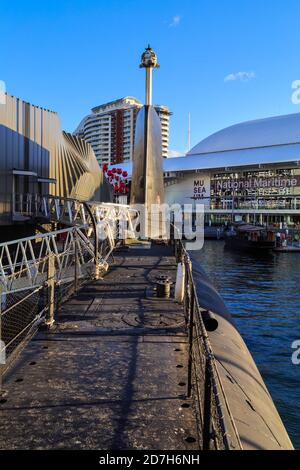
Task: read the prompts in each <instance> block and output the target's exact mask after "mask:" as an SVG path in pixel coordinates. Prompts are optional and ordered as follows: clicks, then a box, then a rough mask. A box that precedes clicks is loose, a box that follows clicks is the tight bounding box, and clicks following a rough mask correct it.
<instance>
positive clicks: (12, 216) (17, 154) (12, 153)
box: [0, 94, 104, 240]
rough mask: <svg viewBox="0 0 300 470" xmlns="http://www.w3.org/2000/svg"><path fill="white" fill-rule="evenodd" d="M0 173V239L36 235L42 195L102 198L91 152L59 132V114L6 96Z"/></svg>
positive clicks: (0, 107)
mask: <svg viewBox="0 0 300 470" xmlns="http://www.w3.org/2000/svg"><path fill="white" fill-rule="evenodd" d="M0 170H1V171H0V226H1V233H0V239H1V240H6V239H8V237H9V236H11V235H12V236H13V237H14V238H16V237H17V236H18V234H19V236H20V235H22V233H21V230H22V229H24V233H28V230H29V228H30V227H31V230H34V225H33V223H32V222H33V221H34V217H35V210H36V207H37V204H39V202H40V201H41V198H42V197H44V196H45V197H46V196H47V195H49V194H51V195H52V196H60V197H68V198H77V199H80V200H84V201H85V200H89V199H97V200H101V199H103V197H104V195H103V191H102V189H103V186H102V182H103V175H102V172H101V169H100V168H99V165H98V164H97V161H96V158H95V155H94V152H93V149H92V147H91V146H90V145H89V144H88V143H87V142H85V141H83V140H81V139H80V138H79V137H77V136H73V135H71V134H68V133H66V132H63V131H62V129H61V125H60V119H59V116H58V114H57V113H55V112H53V111H49V110H48V109H44V108H41V107H39V106H34V105H32V104H30V103H27V102H25V101H22V100H21V99H19V98H16V97H14V96H10V95H8V94H6V95H5V100H3V102H2V103H0ZM12 225H13V226H14V227H13V229H12V228H11V227H12ZM29 231H30V230H29Z"/></svg>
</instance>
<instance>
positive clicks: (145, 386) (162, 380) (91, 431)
mask: <svg viewBox="0 0 300 470" xmlns="http://www.w3.org/2000/svg"><path fill="white" fill-rule="evenodd" d="M159 274H165V275H169V276H170V277H171V278H173V280H175V275H176V265H175V259H174V258H173V256H172V255H171V253H170V252H168V248H165V247H159V246H157V247H152V248H151V250H141V249H130V250H128V251H119V252H117V253H116V254H115V258H114V262H113V263H112V264H111V267H110V269H109V271H108V273H107V274H106V275H105V277H104V278H103V280H99V281H94V282H91V283H89V284H87V285H85V286H84V287H83V288H82V289H81V290H80V291H79V292H78V293H77V295H75V296H73V297H72V298H70V299H69V300H68V301H67V302H66V303H65V304H64V306H63V307H62V308H61V309H60V311H59V313H58V316H57V322H56V324H55V326H54V328H53V329H52V330H51V331H49V332H42V331H41V332H39V333H38V334H37V335H36V336H35V338H34V339H33V340H32V341H31V342H30V343H29V345H28V346H27V347H26V348H25V350H24V351H23V353H22V354H21V355H20V357H19V359H18V360H17V362H16V363H15V365H14V366H13V367H12V368H11V370H9V371H8V373H7V374H6V377H5V382H4V388H5V389H6V390H7V396H6V401H5V400H2V402H1V404H0V448H1V449H148V450H149V449H151V450H152V449H153V450H165V449H170V450H173V449H178V450H185V449H190V450H194V449H197V448H199V445H198V439H197V432H196V422H195V418H194V412H193V404H192V403H191V402H190V401H189V400H188V399H186V398H185V393H186V386H185V385H184V383H186V376H187V336H186V331H185V322H184V316H183V310H182V308H181V306H180V305H178V304H176V303H175V302H174V301H173V300H158V299H155V298H153V297H151V292H149V287H150V286H153V283H154V282H155V279H156V277H157V276H158V275H159Z"/></svg>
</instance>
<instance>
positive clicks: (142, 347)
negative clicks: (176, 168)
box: [0, 46, 293, 450]
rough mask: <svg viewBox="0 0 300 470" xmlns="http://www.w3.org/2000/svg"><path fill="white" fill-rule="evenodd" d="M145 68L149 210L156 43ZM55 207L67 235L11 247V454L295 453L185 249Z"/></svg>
mask: <svg viewBox="0 0 300 470" xmlns="http://www.w3.org/2000/svg"><path fill="white" fill-rule="evenodd" d="M141 65H142V67H143V68H145V69H146V105H145V106H144V107H143V108H142V110H141V111H140V114H139V118H138V125H137V133H136V141H137V147H136V152H135V158H134V165H137V163H141V162H137V159H138V160H139V159H142V165H141V166H140V167H138V168H141V174H139V172H136V173H135V171H134V172H133V182H132V183H133V187H134V186H135V187H136V192H135V193H134V194H133V195H134V197H136V198H137V200H138V201H137V202H138V203H139V206H138V207H140V203H142V204H143V203H144V204H145V205H146V207H148V204H151V203H152V202H153V201H156V202H157V204H162V203H163V202H164V201H163V198H164V188H163V172H162V157H161V144H162V141H161V135H160V133H159V132H158V131H159V130H160V126H159V118H158V116H157V115H155V110H154V109H153V107H152V106H151V95H152V93H151V91H152V88H151V83H152V69H153V68H155V67H158V64H157V59H156V55H155V53H154V51H153V50H152V49H151V48H150V46H149V47H148V48H147V49H146V50H145V52H144V54H143V55H142V63H141ZM143 142H144V145H141V144H142V143H143ZM143 149H144V150H143ZM138 183H139V188H138ZM138 189H140V190H141V191H138ZM45 207H46V209H47V214H48V217H49V219H50V220H51V224H53V227H56V228H58V226H59V230H54V229H53V227H52V230H51V231H49V230H46V229H45V230H42V228H41V227H38V226H37V230H38V233H37V234H35V235H32V236H31V237H26V238H22V239H18V240H13V241H8V242H3V243H0V296H1V302H0V448H1V449H59V448H62V449H95V450H100V449H101V450H107V449H119V450H127V449H145V450H150V449H151V450H169V449H170V450H187V449H190V450H244V449H255V450H258V449H274V450H275V449H276V450H286V449H292V448H293V446H292V443H291V441H290V439H289V436H288V434H287V432H286V430H285V428H284V425H283V423H282V421H281V419H280V416H279V414H278V412H277V410H276V407H275V405H274V403H273V401H272V398H271V396H270V394H269V392H268V390H267V388H266V386H265V384H264V382H263V379H262V377H261V375H260V373H259V371H258V369H257V367H256V365H255V363H254V360H253V358H252V357H251V354H250V352H249V351H248V349H247V346H246V345H245V343H244V341H243V339H242V338H241V336H240V334H239V332H238V330H237V328H236V325H235V323H234V321H233V319H232V318H231V315H230V313H229V312H228V310H227V309H226V307H225V305H224V303H223V302H222V299H221V298H220V297H219V295H218V293H217V292H216V291H215V289H214V288H213V286H212V285H211V284H210V282H209V280H208V279H207V277H206V276H205V274H204V273H203V271H202V270H201V268H200V267H198V268H197V265H196V263H193V260H192V259H191V256H190V255H189V254H188V252H187V251H186V249H185V247H184V244H183V242H182V240H180V239H178V238H177V237H176V236H174V237H173V236H171V237H169V238H166V236H165V231H162V232H160V231H158V232H156V233H158V234H159V236H158V237H156V239H151V238H150V237H149V236H147V240H145V237H142V239H140V238H139V237H138V234H137V231H136V226H138V225H141V222H140V220H141V219H140V215H141V209H138V207H135V206H134V205H131V206H127V205H118V204H113V203H104V202H99V201H98V202H97V201H96V202H95V201H93V202H92V201H82V200H77V199H75V198H65V197H61V196H49V197H48V205H47V204H46V206H45ZM45 207H44V205H42V206H39V212H40V215H43V214H44V211H45ZM174 233H177V232H176V231H175V230H174Z"/></svg>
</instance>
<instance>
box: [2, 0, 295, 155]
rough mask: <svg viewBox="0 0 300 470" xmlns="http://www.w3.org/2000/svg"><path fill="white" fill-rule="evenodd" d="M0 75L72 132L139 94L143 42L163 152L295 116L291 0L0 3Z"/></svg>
mask: <svg viewBox="0 0 300 470" xmlns="http://www.w3.org/2000/svg"><path fill="white" fill-rule="evenodd" d="M0 8H1V10H0V41H1V42H0V45H1V47H0V51H1V52H0V54H1V61H0V80H4V81H5V82H6V87H7V91H8V92H9V93H11V94H13V95H16V96H19V97H21V98H23V99H25V100H27V101H30V102H32V103H34V104H38V105H40V106H44V107H46V108H49V109H52V110H55V111H58V112H59V114H60V116H61V120H62V126H63V127H64V128H65V129H66V130H68V131H73V130H74V128H75V127H76V126H77V124H78V123H79V121H80V120H81V118H82V117H83V116H84V115H86V114H87V113H88V112H89V110H90V108H91V107H93V106H95V105H97V104H101V103H103V102H106V101H111V100H113V99H115V98H119V97H122V96H125V95H133V96H136V97H137V98H139V99H141V100H143V99H144V71H143V70H140V69H139V68H138V65H139V61H140V55H141V53H142V52H143V49H144V47H145V46H146V45H147V44H148V43H150V44H151V46H152V47H153V48H154V50H155V51H156V52H157V55H158V60H159V63H160V64H161V68H160V69H159V70H155V71H154V92H153V99H154V102H155V103H162V104H166V105H167V106H169V107H170V109H171V111H172V112H173V116H172V118H171V142H170V149H172V150H176V151H179V152H184V151H186V149H187V123H188V112H190V113H191V142H192V145H194V144H196V143H197V142H198V141H199V140H201V139H202V138H204V137H206V136H207V135H209V134H211V133H212V132H214V131H216V130H218V129H221V128H223V127H226V126H228V125H231V124H233V123H236V122H240V121H243V120H248V119H256V118H262V117H267V116H272V115H277V114H286V113H293V112H300V105H298V106H297V105H295V104H293V103H292V101H291V95H292V91H293V90H292V88H291V84H292V82H293V81H294V80H300V60H299V52H300V51H299V49H300V2H299V0H285V1H284V0H214V1H211V0H206V1H203V0H198V1H196V0H194V1H192V0H184V1H179V0H172V1H171V0H160V1H157V0H151V1H148V2H146V1H144V0H123V1H119V0H107V1H104V0H98V1H89V0H86V1H83V0H73V1H64V0H60V1H55V0H54V1H48V0H44V1H43V2H41V1H40V0H39V1H33V0H32V1H31V0H27V1H13V2H12V1H6V0H1V2H0Z"/></svg>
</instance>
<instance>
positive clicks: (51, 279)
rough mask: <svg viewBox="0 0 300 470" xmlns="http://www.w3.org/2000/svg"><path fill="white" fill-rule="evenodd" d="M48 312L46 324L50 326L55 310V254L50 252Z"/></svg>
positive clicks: (52, 322)
mask: <svg viewBox="0 0 300 470" xmlns="http://www.w3.org/2000/svg"><path fill="white" fill-rule="evenodd" d="M47 287H48V299H47V301H48V313H47V315H46V325H47V327H48V328H51V327H52V326H53V324H54V321H55V320H54V312H55V255H54V253H50V255H49V258H48V279H47Z"/></svg>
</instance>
